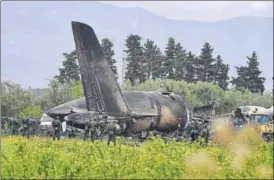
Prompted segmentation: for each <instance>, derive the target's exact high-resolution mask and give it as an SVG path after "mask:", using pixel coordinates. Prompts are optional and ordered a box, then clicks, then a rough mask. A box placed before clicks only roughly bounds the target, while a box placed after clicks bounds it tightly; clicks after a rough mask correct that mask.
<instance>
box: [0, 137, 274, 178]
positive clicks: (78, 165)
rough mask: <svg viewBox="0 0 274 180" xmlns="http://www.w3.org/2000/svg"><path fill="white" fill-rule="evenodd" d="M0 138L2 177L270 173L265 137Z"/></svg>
mask: <svg viewBox="0 0 274 180" xmlns="http://www.w3.org/2000/svg"><path fill="white" fill-rule="evenodd" d="M2 143H3V144H4V146H3V147H2V170H1V173H2V178H4V179H12V178H13V179H25V178H28V179H60V178H62V179H76V178H77V179H78V178H79V179H87V178H88V179H90V178H94V179H112V178H129V179H131V178H138V179H143V178H149V179H152V178H160V179H163V178H164V179H171V178H188V179H189V178H219V179H220V178H229V179H231V178H255V179H258V178H263V179H265V178H272V177H273V171H272V164H273V156H272V152H273V144H272V143H269V144H266V143H264V142H263V141H257V142H255V143H254V144H248V145H246V146H241V147H238V146H239V145H238V146H237V144H233V143H232V144H230V145H229V147H227V146H219V147H214V146H212V144H211V145H210V146H209V147H201V145H200V144H199V143H194V144H190V143H188V142H183V143H177V142H175V141H172V142H169V143H168V144H165V143H164V142H163V140H161V139H160V138H158V137H156V138H154V139H152V140H150V141H148V142H145V143H144V144H142V145H141V146H140V147H130V146H127V145H124V143H123V140H122V139H120V138H118V144H117V146H116V147H114V146H113V145H111V146H109V147H108V146H107V145H106V142H105V141H96V142H95V143H94V144H93V143H91V142H84V141H82V140H74V139H63V140H60V141H57V142H56V141H52V139H45V138H31V139H29V140H27V139H23V138H22V137H5V138H2ZM234 145H235V146H234ZM241 145H242V144H241ZM235 147H236V148H235Z"/></svg>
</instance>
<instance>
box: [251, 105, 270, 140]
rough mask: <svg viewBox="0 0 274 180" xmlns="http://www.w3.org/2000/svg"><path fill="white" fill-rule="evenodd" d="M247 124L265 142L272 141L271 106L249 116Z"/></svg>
mask: <svg viewBox="0 0 274 180" xmlns="http://www.w3.org/2000/svg"><path fill="white" fill-rule="evenodd" d="M249 124H250V126H251V127H253V128H255V129H256V130H257V131H258V132H259V133H260V135H261V137H262V138H263V139H264V140H265V141H267V142H269V141H273V139H274V132H273V106H272V107H270V108H268V109H264V110H260V111H257V112H255V113H252V114H250V120H249Z"/></svg>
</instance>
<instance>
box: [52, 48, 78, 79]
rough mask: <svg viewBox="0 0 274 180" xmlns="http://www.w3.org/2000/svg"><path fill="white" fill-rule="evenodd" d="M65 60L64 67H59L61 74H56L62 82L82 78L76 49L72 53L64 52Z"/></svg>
mask: <svg viewBox="0 0 274 180" xmlns="http://www.w3.org/2000/svg"><path fill="white" fill-rule="evenodd" d="M63 56H64V57H65V60H64V61H63V68H60V69H59V72H60V74H59V76H55V78H57V79H58V81H59V82H60V83H62V84H64V83H66V82H68V83H69V82H73V81H78V80H80V69H79V66H78V64H77V55H76V50H74V51H72V52H71V53H63Z"/></svg>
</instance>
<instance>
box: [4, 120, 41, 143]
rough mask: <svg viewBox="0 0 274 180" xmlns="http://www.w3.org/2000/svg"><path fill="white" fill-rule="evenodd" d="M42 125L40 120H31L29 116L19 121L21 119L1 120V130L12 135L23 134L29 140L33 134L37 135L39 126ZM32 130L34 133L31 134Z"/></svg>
mask: <svg viewBox="0 0 274 180" xmlns="http://www.w3.org/2000/svg"><path fill="white" fill-rule="evenodd" d="M40 123H41V122H40V121H39V120H35V119H31V118H30V117H29V116H28V115H26V117H25V118H22V119H21V120H19V118H17V119H14V118H3V119H1V129H2V130H3V131H4V132H8V133H9V134H11V135H16V134H19V132H22V135H23V136H24V137H25V136H26V137H27V138H29V137H30V134H31V133H32V134H35V131H36V130H37V126H39V124H40ZM6 125H7V126H6ZM31 130H32V131H33V132H31Z"/></svg>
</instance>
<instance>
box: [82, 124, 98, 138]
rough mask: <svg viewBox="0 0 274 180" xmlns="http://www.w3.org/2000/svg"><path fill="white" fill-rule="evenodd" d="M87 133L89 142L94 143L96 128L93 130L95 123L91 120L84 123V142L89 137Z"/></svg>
mask: <svg viewBox="0 0 274 180" xmlns="http://www.w3.org/2000/svg"><path fill="white" fill-rule="evenodd" d="M89 132H90V140H91V141H92V142H94V140H95V138H96V128H95V122H94V121H93V120H89V121H87V122H86V123H85V135H84V141H85V140H86V139H87V137H88V136H89Z"/></svg>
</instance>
